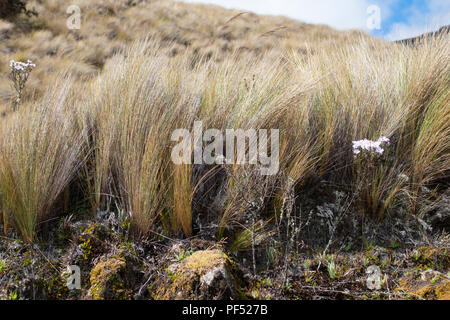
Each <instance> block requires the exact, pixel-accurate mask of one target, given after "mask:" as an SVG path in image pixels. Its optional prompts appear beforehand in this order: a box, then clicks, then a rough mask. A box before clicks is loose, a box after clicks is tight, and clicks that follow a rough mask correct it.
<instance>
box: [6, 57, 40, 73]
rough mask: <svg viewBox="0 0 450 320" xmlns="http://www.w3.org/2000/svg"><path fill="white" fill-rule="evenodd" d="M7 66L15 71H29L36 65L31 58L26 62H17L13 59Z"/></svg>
mask: <svg viewBox="0 0 450 320" xmlns="http://www.w3.org/2000/svg"><path fill="white" fill-rule="evenodd" d="M9 67H10V69H11V70H17V71H31V70H32V69H33V68H35V67H36V65H35V64H34V63H33V61H31V60H27V62H26V63H25V62H20V61H19V62H17V61H14V60H11V61H10V63H9Z"/></svg>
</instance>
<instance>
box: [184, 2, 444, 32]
mask: <svg viewBox="0 0 450 320" xmlns="http://www.w3.org/2000/svg"><path fill="white" fill-rule="evenodd" d="M183 1H184V2H202V3H211V4H216V5H220V6H223V7H227V8H234V9H240V10H245V11H251V12H255V13H259V14H271V15H283V16H287V17H290V18H294V19H296V20H299V21H302V22H306V23H314V24H326V25H329V26H331V27H333V28H335V29H338V30H346V29H361V30H364V31H366V32H369V33H371V34H372V35H374V36H377V37H380V38H384V39H386V40H390V41H393V40H400V39H406V38H411V37H415V36H417V35H420V34H422V33H425V32H429V31H434V30H436V29H438V28H439V27H441V26H444V25H449V24H450V0H183Z"/></svg>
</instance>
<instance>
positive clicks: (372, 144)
mask: <svg viewBox="0 0 450 320" xmlns="http://www.w3.org/2000/svg"><path fill="white" fill-rule="evenodd" d="M389 142H390V140H389V139H388V138H386V137H380V139H378V140H377V141H372V140H368V139H363V140H359V141H353V153H354V154H355V156H356V155H358V154H360V153H361V152H362V151H367V152H369V153H373V152H375V153H378V154H379V155H382V154H383V153H384V149H383V148H382V147H381V146H382V145H383V144H389Z"/></svg>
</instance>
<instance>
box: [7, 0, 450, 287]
mask: <svg viewBox="0 0 450 320" xmlns="http://www.w3.org/2000/svg"><path fill="white" fill-rule="evenodd" d="M74 3H75V4H78V5H79V6H80V8H81V12H82V24H81V29H80V30H68V29H67V28H66V25H65V23H66V18H67V15H66V14H65V10H66V7H65V5H63V2H62V1H56V0H43V1H34V2H33V1H31V2H30V3H29V5H30V6H34V7H35V10H36V11H37V12H38V16H37V17H18V18H17V19H16V20H14V21H4V20H0V38H1V39H2V40H1V48H0V72H1V74H2V77H1V78H0V102H1V105H2V115H1V117H0V212H1V217H2V223H3V229H4V232H5V237H9V238H17V237H20V238H21V239H23V240H24V242H25V243H32V242H37V241H39V240H40V239H44V238H46V237H48V235H49V234H50V233H51V232H54V231H55V230H56V229H57V226H56V225H55V223H56V221H66V222H67V223H68V221H70V220H71V219H74V220H77V219H79V220H81V219H94V218H95V217H96V213H97V212H99V211H101V212H114V213H115V215H116V217H117V219H118V220H119V221H120V225H121V228H124V229H126V231H124V232H125V234H126V237H127V239H130V241H136V240H157V239H159V240H160V241H164V240H163V239H166V240H167V239H168V238H170V239H185V238H187V239H193V238H192V237H194V238H196V239H197V238H198V239H203V240H205V241H206V240H208V241H214V242H216V243H220V244H221V245H223V246H224V248H225V249H224V250H228V251H229V252H230V253H231V254H234V255H235V256H236V257H237V258H236V259H244V260H242V261H247V262H242V263H243V265H244V267H246V268H249V269H252V272H253V273H254V274H256V273H257V270H261V268H263V269H264V268H269V269H270V270H272V271H273V270H283V272H282V273H281V274H283V275H284V279H282V280H280V281H282V285H283V286H284V285H286V284H287V282H288V278H287V277H288V274H289V273H288V270H289V268H290V267H291V266H292V263H293V261H294V260H295V257H297V255H298V253H299V250H301V249H305V248H306V247H305V246H307V247H308V248H310V249H311V248H313V249H314V250H316V252H319V251H320V252H322V253H323V254H321V255H320V259H321V260H320V263H319V266H318V269H317V270H319V269H320V266H321V264H322V263H324V264H326V265H327V266H328V271H329V272H330V276H331V277H332V278H333V276H332V275H331V271H330V268H331V267H330V266H331V265H334V262H333V264H331V262H330V260H329V257H328V255H327V254H328V252H329V250H331V249H332V248H334V249H333V250H338V251H339V250H342V248H343V247H346V246H348V245H349V244H352V245H351V246H353V245H354V246H356V247H358V248H360V247H364V246H366V244H367V243H368V242H370V243H371V242H372V241H373V242H374V243H377V244H381V243H383V244H387V245H389V244H392V243H400V244H401V245H407V244H408V243H411V242H413V243H420V242H421V241H424V239H425V238H424V236H425V237H426V236H427V235H433V233H432V232H433V231H439V232H441V231H443V230H448V229H446V228H447V227H448V221H449V220H448V219H449V207H448V197H449V189H448V188H449V182H448V181H449V178H450V95H449V93H450V91H449V81H450V78H449V74H450V64H449V61H450V59H449V58H450V47H449V46H448V34H441V35H439V36H436V37H433V38H427V39H426V40H425V41H423V43H422V44H421V45H420V46H417V47H414V48H413V47H408V46H403V45H402V44H398V43H386V42H384V41H382V40H379V39H374V38H371V37H370V36H368V35H366V34H364V33H362V32H358V31H348V32H338V31H335V30H332V29H330V28H328V27H326V26H313V25H307V24H303V23H300V22H296V21H293V20H289V19H287V18H283V17H264V16H257V15H254V14H249V13H240V12H238V11H233V10H225V9H222V8H219V7H215V6H205V5H194V4H184V3H179V2H173V1H170V0H165V1H118V0H117V1H113V0H109V1H100V2H96V3H95V4H94V3H93V2H92V1H87V0H86V1H82V0H80V1H74ZM11 59H14V60H16V61H26V60H27V59H31V60H32V61H33V63H35V64H36V67H35V68H32V69H33V70H32V71H31V72H30V74H29V78H28V81H27V83H26V85H25V88H24V89H23V92H21V94H20V100H18V99H17V98H18V97H17V94H16V92H15V91H14V88H13V87H12V86H11V84H12V82H11V79H10V78H8V73H9V72H10V71H9V69H8V67H9V61H10V60H11ZM18 101H19V102H20V103H19V102H18ZM13 107H15V109H16V111H14V108H13ZM198 120H202V121H203V125H204V127H205V128H215V129H218V130H221V131H225V129H245V130H246V129H256V130H259V129H279V130H280V154H279V160H280V163H279V167H280V170H279V172H278V174H276V175H272V176H263V175H261V174H260V171H259V169H260V166H259V165H206V164H205V165H188V164H185V165H175V164H174V163H173V162H172V160H171V150H172V147H173V146H174V143H173V142H172V141H171V136H172V134H173V132H174V130H176V129H178V128H186V129H188V130H190V131H192V130H193V127H194V121H198ZM380 137H384V138H385V140H386V141H385V142H384V143H383V144H382V147H383V152H379V153H377V152H374V151H373V150H372V149H370V150H362V152H360V153H358V152H355V144H354V143H353V142H355V141H361V140H363V139H369V140H373V141H377V140H378V139H379V138H380ZM379 146H380V144H379V145H378V147H379ZM272 152H273V150H272ZM64 223H65V222H64ZM58 230H59V229H58ZM121 230H122V229H121ZM58 237H59V236H58ZM351 246H350V247H351ZM291 259H293V260H291ZM327 259H328V260H327ZM240 261H241V260H240ZM249 261H250V262H249ZM257 261H258V263H257ZM246 263H247V264H246ZM277 268H281V269H277ZM333 272H334V271H333Z"/></svg>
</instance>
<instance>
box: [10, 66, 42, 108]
mask: <svg viewBox="0 0 450 320" xmlns="http://www.w3.org/2000/svg"><path fill="white" fill-rule="evenodd" d="M35 67H36V65H35V64H33V62H32V61H31V60H28V61H27V62H26V63H25V62H16V61H14V60H11V62H10V64H9V78H10V79H11V81H12V82H13V83H14V89H15V90H16V101H15V103H14V110H17V109H18V108H19V106H20V102H21V100H22V90H23V88H24V87H25V83H26V82H27V80H28V77H29V76H30V73H31V71H32V70H33V69H34V68H35Z"/></svg>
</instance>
